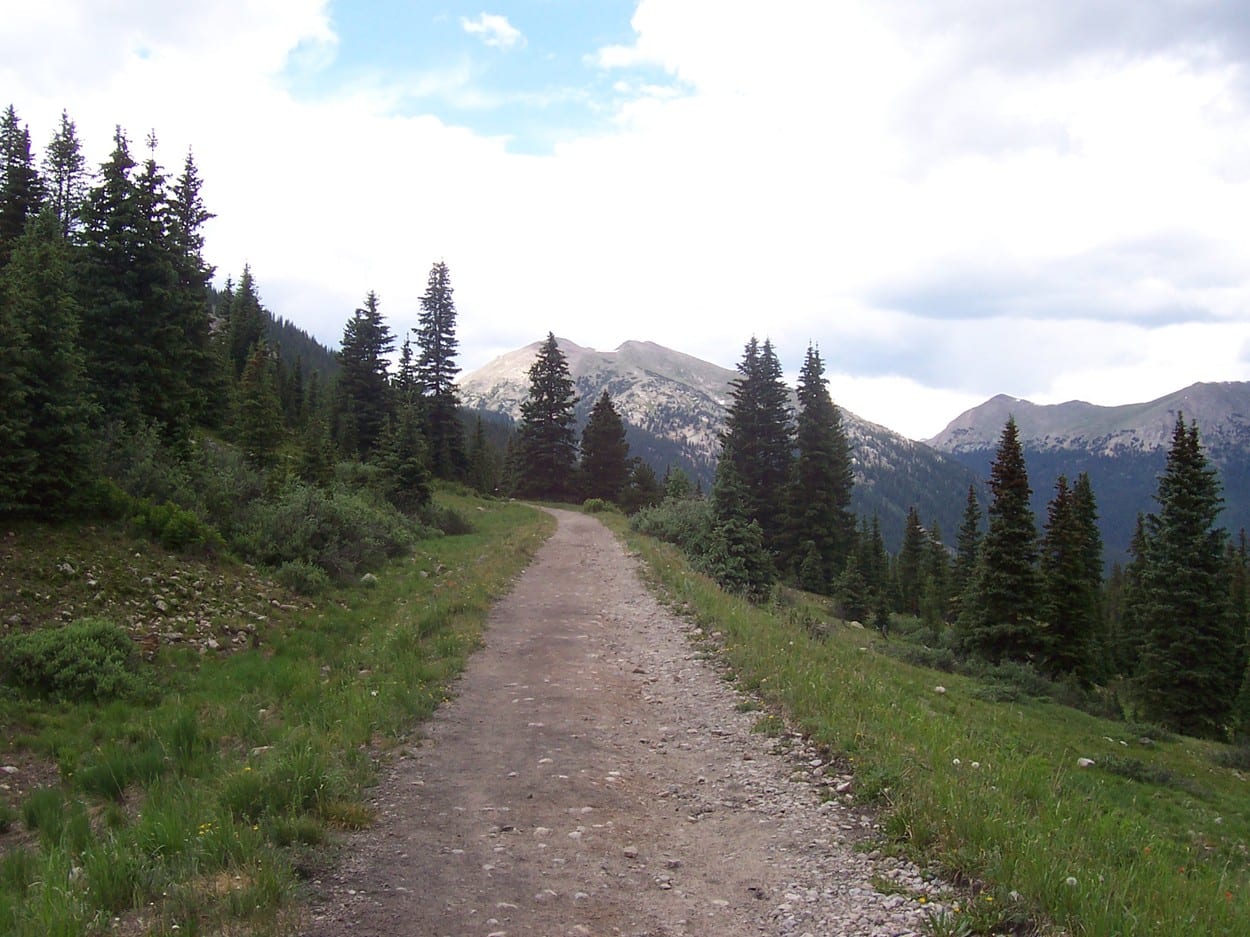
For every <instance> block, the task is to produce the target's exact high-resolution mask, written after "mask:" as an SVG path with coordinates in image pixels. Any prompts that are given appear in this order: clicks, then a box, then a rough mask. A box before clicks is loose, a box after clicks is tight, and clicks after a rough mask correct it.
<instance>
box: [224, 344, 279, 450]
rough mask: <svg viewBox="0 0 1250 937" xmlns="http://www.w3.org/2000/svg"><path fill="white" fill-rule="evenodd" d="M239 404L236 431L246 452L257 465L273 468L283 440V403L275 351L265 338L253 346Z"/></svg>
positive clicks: (245, 371)
mask: <svg viewBox="0 0 1250 937" xmlns="http://www.w3.org/2000/svg"><path fill="white" fill-rule="evenodd" d="M238 406H239V411H238V415H237V416H236V418H235V422H234V432H235V436H236V438H237V439H238V441H239V446H240V447H241V448H242V449H243V455H244V456H245V457H246V458H247V461H248V462H249V463H250V464H251V465H253V466H255V467H256V468H259V469H270V468H273V466H274V465H275V463H276V462H277V455H278V447H279V446H280V445H281V444H282V404H281V402H280V401H279V399H278V388H277V381H276V374H275V363H274V355H273V353H272V352H271V351H270V349H269V347H268V346H267V345H266V344H265V343H264V342H257V343H256V344H255V345H253V346H252V354H251V356H250V357H249V358H248V359H247V366H246V367H245V368H244V369H243V378H242V380H240V381H239V405H238Z"/></svg>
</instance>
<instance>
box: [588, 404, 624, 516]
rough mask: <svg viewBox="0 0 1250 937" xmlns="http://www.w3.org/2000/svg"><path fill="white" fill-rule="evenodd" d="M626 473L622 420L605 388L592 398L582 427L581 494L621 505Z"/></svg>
mask: <svg viewBox="0 0 1250 937" xmlns="http://www.w3.org/2000/svg"><path fill="white" fill-rule="evenodd" d="M629 475H630V471H629V443H627V442H626V441H625V423H624V422H623V421H622V420H621V416H620V414H619V413H617V412H616V407H614V406H613V405H612V397H611V395H609V394H608V392H607V391H606V390H605V391H604V392H603V393H602V394H601V395H600V396H599V399H598V400H596V401H595V405H594V406H593V407H592V408H591V410H590V417H589V418H588V419H587V421H586V428H585V429H583V430H582V464H581V488H582V496H583V497H586V498H602V499H603V500H604V501H611V502H612V503H614V504H620V500H621V494H622V493H623V492H624V491H625V486H626V485H628V484H629Z"/></svg>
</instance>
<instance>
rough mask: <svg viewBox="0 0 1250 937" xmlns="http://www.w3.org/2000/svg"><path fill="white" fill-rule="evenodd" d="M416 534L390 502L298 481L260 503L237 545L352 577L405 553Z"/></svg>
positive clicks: (273, 560)
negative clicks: (274, 497) (281, 492)
mask: <svg viewBox="0 0 1250 937" xmlns="http://www.w3.org/2000/svg"><path fill="white" fill-rule="evenodd" d="M414 539H415V528H414V526H413V524H412V523H411V522H410V521H408V520H407V519H406V518H404V517H403V516H402V515H401V514H399V512H397V511H396V510H395V509H394V508H392V507H391V506H389V505H387V504H386V503H385V502H381V501H379V500H378V499H376V498H374V497H371V496H369V495H367V494H365V493H363V492H342V491H340V492H338V493H334V494H332V493H327V492H325V491H323V490H321V489H320V488H313V487H310V486H308V485H303V484H297V485H293V486H292V487H291V488H290V489H288V490H287V491H286V492H284V493H283V494H282V495H281V496H280V497H279V498H278V499H277V500H275V501H272V502H267V503H264V504H261V505H258V506H257V508H256V510H255V511H254V512H253V515H252V518H251V521H250V524H249V527H248V529H247V531H246V532H245V533H244V534H243V535H242V536H241V537H240V538H239V541H238V543H237V549H239V551H240V552H241V553H242V554H243V555H244V557H245V558H247V559H249V560H252V561H253V562H257V563H262V564H264V565H267V566H274V567H277V566H281V565H282V564H284V563H288V562H291V561H297V560H298V561H302V562H304V563H306V564H308V565H310V566H316V567H319V568H320V569H322V570H324V571H325V572H326V573H327V574H328V575H329V576H330V577H332V578H337V579H348V578H351V577H352V576H353V575H357V574H359V573H361V572H364V571H365V570H369V569H376V568H377V567H379V566H381V565H382V563H383V562H384V561H385V560H386V559H387V558H388V557H393V556H399V555H400V554H402V553H403V552H404V551H406V550H407V549H408V547H409V546H410V545H411V544H412V542H413V540H414Z"/></svg>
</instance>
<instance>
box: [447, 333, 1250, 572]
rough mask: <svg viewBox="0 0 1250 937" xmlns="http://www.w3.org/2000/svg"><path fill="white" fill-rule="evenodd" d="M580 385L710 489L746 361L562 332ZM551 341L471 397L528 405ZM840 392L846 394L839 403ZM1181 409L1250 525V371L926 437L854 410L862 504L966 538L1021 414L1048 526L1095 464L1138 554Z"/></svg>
mask: <svg viewBox="0 0 1250 937" xmlns="http://www.w3.org/2000/svg"><path fill="white" fill-rule="evenodd" d="M558 341H559V345H560V349H561V351H563V352H564V354H565V356H566V358H567V359H568V363H569V372H570V374H571V376H572V377H573V380H574V381H575V382H576V384H577V391H578V394H580V395H581V401H580V403H579V405H578V409H577V416H578V420H579V424H584V421H585V419H586V415H587V414H588V413H589V411H590V407H591V406H592V405H593V404H594V402H595V400H596V399H597V398H598V397H599V395H600V394H601V393H602V392H603V391H604V390H607V391H608V393H610V394H611V395H612V399H613V403H614V404H615V406H616V409H617V411H618V412H619V413H620V414H621V417H622V419H623V420H624V421H625V423H626V433H627V436H628V438H629V443H630V449H631V452H632V453H633V454H634V455H638V456H640V457H641V458H643V459H644V460H646V461H647V462H648V463H649V464H650V465H651V466H652V467H653V468H654V469H655V471H656V473H657V474H659V475H663V473H664V471H665V469H666V468H667V467H668V466H670V465H672V466H679V467H681V468H682V469H683V470H685V471H686V472H687V473H689V474H690V475H691V476H692V477H694V478H697V479H698V480H699V481H700V482H701V483H702V485H703V487H704V490H708V489H709V488H710V486H711V483H712V478H713V475H714V473H715V470H716V459H717V456H718V453H719V446H720V443H719V434H720V432H721V430H722V429H723V428H724V422H725V410H726V407H727V406H728V404H729V401H730V399H731V397H732V392H733V389H732V387H731V385H730V382H731V381H732V380H734V378H735V377H737V372H736V371H732V370H730V369H728V368H723V367H720V366H719V365H715V364H710V363H709V362H706V361H702V360H700V359H698V358H694V357H692V356H690V355H685V354H682V353H681V352H677V351H673V350H672V349H669V348H664V347H662V346H660V345H657V344H655V343H653V342H626V343H625V344H623V345H621V346H620V347H619V348H617V349H616V350H615V351H609V352H601V351H595V350H594V349H591V348H583V347H581V346H580V345H577V344H575V343H573V342H571V341H568V340H567V339H558ZM539 344H540V343H538V342H535V343H534V344H533V345H529V346H526V347H525V348H519V349H517V350H516V351H513V352H509V353H508V354H506V355H503V356H501V357H499V358H496V359H495V360H494V361H492V362H490V363H489V364H487V365H486V366H484V367H482V368H480V369H478V370H477V371H474V372H473V373H471V374H467V375H465V376H464V377H463V378H462V379H461V381H460V393H461V397H462V399H463V401H464V403H465V405H466V406H468V407H470V408H474V409H478V410H482V411H487V412H491V413H499V414H504V415H506V416H508V417H511V418H512V419H514V420H515V419H517V418H519V417H520V412H521V409H520V408H521V401H523V400H524V399H525V397H526V395H527V394H528V393H529V377H528V374H527V371H528V370H529V366H530V365H531V364H532V363H533V360H534V357H535V355H536V354H537V351H538V347H539ZM835 402H836V401H835ZM1178 413H1183V414H1184V416H1185V420H1186V422H1187V423H1188V422H1197V424H1198V428H1199V434H1200V436H1201V438H1202V441H1203V445H1204V446H1205V448H1206V451H1207V453H1208V455H1209V456H1210V458H1211V461H1212V463H1213V464H1214V465H1215V467H1217V468H1218V469H1219V470H1220V473H1221V477H1222V479H1223V482H1224V498H1225V510H1224V513H1223V515H1222V519H1223V522H1224V524H1225V526H1227V527H1228V528H1229V529H1230V530H1232V531H1237V530H1239V529H1241V528H1243V527H1250V383H1247V382H1233V383H1221V384H1195V385H1193V386H1192V387H1187V388H1185V389H1184V390H1179V391H1177V392H1176V393H1174V394H1169V395H1167V396H1166V397H1161V398H1159V399H1158V400H1152V401H1150V402H1148V403H1140V404H1130V405H1127V406H1120V407H1102V406H1097V405H1095V404H1090V403H1084V402H1081V401H1072V402H1070V403H1063V404H1055V405H1048V406H1041V405H1038V404H1034V403H1030V402H1029V401H1027V400H1018V399H1016V398H1013V397H1007V396H1003V395H1000V396H998V397H994V398H992V399H990V400H987V401H986V402H985V403H983V404H981V405H980V406H978V407H974V408H973V409H971V410H969V411H967V412H966V413H963V414H961V415H960V416H958V417H956V418H955V419H954V420H953V421H952V422H951V423H950V425H948V426H947V427H946V429H944V430H943V431H942V432H941V433H939V434H938V435H937V436H935V437H933V438H932V439H929V440H926V441H924V442H915V441H913V440H910V439H907V438H906V437H904V436H901V435H900V434H898V433H895V432H893V431H892V430H889V429H887V428H885V427H884V426H878V425H877V424H875V423H870V422H868V421H867V420H864V419H861V418H860V417H858V416H856V415H855V414H854V413H850V412H849V411H846V410H842V417H843V421H844V424H845V427H846V433H847V438H848V439H849V441H850V443H851V446H852V450H853V457H854V460H855V494H854V509H855V511H856V513H858V514H861V515H863V516H866V517H872V516H873V515H877V516H878V517H879V518H880V519H881V525H882V531H883V533H884V534H885V537H886V542H887V544H888V545H890V547H891V549H895V548H897V545H898V543H899V542H900V540H901V536H902V530H903V525H904V522H905V519H906V516H907V510H908V508H909V507H910V506H911V505H915V506H916V508H917V510H918V511H919V512H920V516H921V518H922V519H923V520H924V521H925V523H932V522H934V521H936V522H937V523H938V524H939V525H940V526H941V530H942V533H943V539H944V540H945V541H946V542H947V543H953V542H954V538H955V531H956V530H957V529H958V526H959V523H960V520H961V518H962V514H963V508H964V503H965V500H966V497H967V491H968V485H969V484H974V485H976V486H978V489H979V490H980V491H981V492H982V494H983V495H984V479H985V478H986V477H987V476H988V474H989V467H990V463H991V462H992V461H993V458H994V453H995V450H996V449H997V447H998V440H999V437H1000V436H1001V435H1002V430H1003V426H1004V425H1005V424H1006V422H1007V419H1008V417H1014V418H1015V421H1016V424H1017V426H1018V427H1019V430H1020V440H1021V444H1022V447H1023V449H1024V454H1025V460H1026V463H1027V465H1028V470H1029V479H1030V482H1031V484H1032V487H1033V502H1034V503H1033V507H1034V511H1035V512H1036V514H1037V523H1038V526H1039V528H1040V526H1041V525H1042V524H1043V523H1044V522H1045V519H1046V505H1047V502H1049V500H1050V499H1051V497H1052V496H1053V494H1054V484H1055V482H1056V480H1057V479H1058V477H1059V476H1060V475H1061V474H1063V475H1066V476H1067V477H1068V478H1069V479H1075V477H1076V476H1077V474H1079V473H1080V472H1088V473H1089V476H1090V479H1091V481H1092V482H1093V486H1094V494H1095V496H1096V497H1097V499H1098V505H1099V511H1100V514H1101V519H1100V524H1101V527H1102V531H1103V538H1104V541H1105V544H1106V552H1107V559H1108V561H1109V562H1118V561H1122V560H1123V559H1124V558H1125V557H1126V556H1127V548H1128V544H1129V541H1130V540H1131V538H1132V536H1133V529H1134V527H1135V525H1136V520H1137V515H1138V514H1139V513H1146V512H1149V511H1151V510H1153V509H1154V507H1155V504H1154V501H1153V495H1154V492H1155V488H1156V485H1157V480H1158V476H1159V473H1160V472H1162V470H1163V467H1164V462H1165V459H1166V454H1167V448H1168V445H1169V444H1170V442H1171V437H1172V431H1173V429H1174V427H1175V425H1176V417H1177V414H1178Z"/></svg>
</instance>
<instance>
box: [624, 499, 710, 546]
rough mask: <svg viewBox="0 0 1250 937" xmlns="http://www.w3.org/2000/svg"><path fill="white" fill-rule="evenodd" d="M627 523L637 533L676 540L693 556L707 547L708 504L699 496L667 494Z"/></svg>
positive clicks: (671, 540) (708, 534)
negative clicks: (669, 496) (682, 496)
mask: <svg viewBox="0 0 1250 937" xmlns="http://www.w3.org/2000/svg"><path fill="white" fill-rule="evenodd" d="M629 523H630V526H631V527H633V529H634V530H636V531H638V532H639V533H643V534H646V535H648V536H650V537H655V538H656V539H657V540H663V541H665V542H667V543H675V544H677V546H679V547H681V549H682V550H683V551H684V552H685V553H686V554H687V555H688V556H690V557H692V558H693V557H696V556H700V555H702V554H703V553H704V551H705V550H706V548H707V542H708V538H709V536H710V534H711V531H712V505H711V503H710V502H708V501H707V500H705V499H703V498H680V499H672V498H668V499H665V500H664V501H661V502H660V503H659V504H657V505H655V506H654V507H649V508H643V509H642V510H640V511H639V512H638V513H637V514H635V515H634V516H633V517H632V518H630V522H629Z"/></svg>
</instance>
